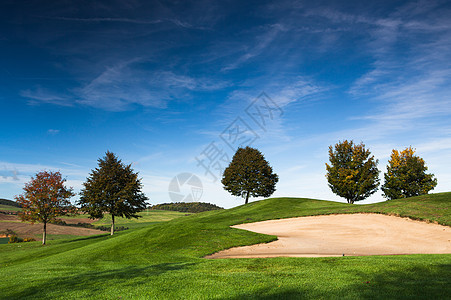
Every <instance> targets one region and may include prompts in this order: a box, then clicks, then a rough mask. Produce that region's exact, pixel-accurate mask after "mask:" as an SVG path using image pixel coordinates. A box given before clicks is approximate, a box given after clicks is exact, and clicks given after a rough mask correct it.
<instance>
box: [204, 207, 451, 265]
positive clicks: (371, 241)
mask: <svg viewBox="0 0 451 300" xmlns="http://www.w3.org/2000/svg"><path fill="white" fill-rule="evenodd" d="M232 227H233V228H239V229H245V230H249V231H254V232H258V233H264V234H270V235H276V236H277V237H278V240H277V241H274V242H271V243H267V244H257V245H252V246H245V247H236V248H231V249H227V250H224V251H220V252H217V253H214V254H212V255H209V256H207V257H206V258H249V257H280V256H287V257H326V256H342V255H343V254H344V255H345V256H360V255H396V254H443V253H451V227H448V226H442V225H437V224H428V223H425V222H420V221H414V220H410V219H407V218H399V217H392V216H386V215H380V214H351V215H329V216H314V217H301V218H290V219H280V220H270V221H263V222H257V223H248V224H241V225H235V226H232Z"/></svg>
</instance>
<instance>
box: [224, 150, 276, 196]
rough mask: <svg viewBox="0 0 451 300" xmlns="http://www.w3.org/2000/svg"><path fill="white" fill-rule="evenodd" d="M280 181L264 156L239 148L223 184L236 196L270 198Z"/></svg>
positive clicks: (258, 152)
mask: <svg viewBox="0 0 451 300" xmlns="http://www.w3.org/2000/svg"><path fill="white" fill-rule="evenodd" d="M278 181H279V177H278V176H277V174H275V173H273V171H272V168H271V166H270V165H269V163H268V162H267V161H266V160H265V157H264V156H263V154H262V153H261V152H260V151H258V150H257V149H254V148H251V147H246V148H238V150H237V151H236V153H235V155H234V156H233V159H232V161H231V162H230V165H229V166H228V167H227V168H226V169H225V170H224V174H223V176H222V181H221V182H222V184H223V185H224V189H225V190H227V191H228V192H230V193H231V194H232V195H234V196H240V197H243V198H245V199H246V200H245V204H247V203H248V201H249V197H250V196H252V197H259V196H261V197H269V196H271V195H272V194H273V193H274V191H275V190H276V183H277V182H278Z"/></svg>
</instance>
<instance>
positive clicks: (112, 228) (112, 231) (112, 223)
mask: <svg viewBox="0 0 451 300" xmlns="http://www.w3.org/2000/svg"><path fill="white" fill-rule="evenodd" d="M113 234H114V215H113V214H112V215H111V235H113Z"/></svg>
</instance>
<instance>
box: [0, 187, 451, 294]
mask: <svg viewBox="0 0 451 300" xmlns="http://www.w3.org/2000/svg"><path fill="white" fill-rule="evenodd" d="M450 204H451V193H440V194H431V195H425V196H419V197H413V198H409V199H403V200H392V201H387V202H382V203H376V204H369V205H355V204H354V205H350V204H345V203H337V202H332V201H324V200H312V199H302V198H273V199H268V200H263V201H257V202H252V203H249V204H248V205H243V206H239V207H236V208H233V209H228V210H218V211H211V212H205V213H199V214H194V215H188V216H182V217H180V218H176V219H173V220H171V221H167V222H161V223H156V224H147V225H146V226H138V227H136V228H134V229H133V228H132V229H130V230H127V231H123V232H118V233H117V234H115V235H114V236H109V235H107V234H104V235H97V236H91V237H80V238H73V239H61V240H54V241H49V244H48V245H47V246H44V247H43V246H41V245H40V244H39V242H32V243H22V244H13V245H0V253H1V254H2V255H1V256H0V276H1V278H2V281H1V282H0V298H1V299H23V298H36V299H44V298H67V299H71V298H72V299H80V298H92V299H99V298H102V299H121V298H128V299H129V298H146V299H286V298H310V299H318V298H344V299H355V298H372V299H387V298H397V299H403V298H405V299H407V298H410V299H411V298H423V299H443V298H449V297H450V296H451V279H450V278H451V255H449V254H434V255H431V254H424V255H397V256H365V257H328V258H245V259H222V260H210V259H204V258H203V257H204V256H206V255H209V254H212V253H215V252H217V251H220V250H224V249H228V248H231V247H235V246H245V245H252V244H257V243H265V242H270V241H274V240H275V239H276V237H275V236H269V235H263V234H259V233H254V232H250V231H244V230H239V229H234V228H230V226H231V225H237V224H242V223H250V222H257V221H264V220H271V219H281V218H290V217H301V216H311V215H328V214H347V213H382V214H388V215H396V216H403V217H409V218H412V219H415V220H422V221H425V222H434V223H438V224H442V225H446V226H451V212H450V206H451V205H450Z"/></svg>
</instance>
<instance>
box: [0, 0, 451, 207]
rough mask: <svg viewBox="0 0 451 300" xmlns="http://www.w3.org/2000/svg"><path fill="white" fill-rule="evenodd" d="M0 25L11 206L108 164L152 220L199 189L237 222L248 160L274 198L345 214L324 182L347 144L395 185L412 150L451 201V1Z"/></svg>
mask: <svg viewBox="0 0 451 300" xmlns="http://www.w3.org/2000/svg"><path fill="white" fill-rule="evenodd" d="M0 15H1V18H0V53H1V55H0V103H1V109H0V122H1V125H2V126H1V128H2V130H1V131H0V197H4V198H9V199H12V198H13V197H14V195H17V194H19V193H21V190H22V187H23V184H24V182H27V181H28V180H29V179H30V176H32V175H33V174H35V173H36V172H38V171H40V170H43V169H47V170H60V171H61V172H62V173H63V175H64V176H65V177H66V178H67V180H68V183H69V184H70V185H72V186H73V187H74V188H75V190H76V191H79V190H80V188H81V184H82V182H83V181H84V180H85V178H86V177H87V176H88V174H89V172H90V170H91V169H93V168H95V167H96V166H97V159H98V158H99V157H102V156H103V155H104V153H105V152H106V151H107V150H110V151H113V152H114V153H116V154H117V155H118V156H119V157H120V158H121V159H122V160H123V161H124V162H126V163H131V164H133V166H134V169H135V170H136V171H139V173H140V176H141V177H142V178H143V183H144V191H145V193H146V195H147V196H148V197H149V198H150V202H151V203H153V204H155V203H162V202H169V201H171V199H170V197H169V193H168V188H169V183H170V182H171V180H172V179H173V178H174V177H175V176H177V175H178V174H180V173H190V174H194V175H196V176H198V177H199V178H200V180H201V182H202V185H203V193H202V198H201V199H200V200H201V201H205V202H210V203H216V204H218V205H221V206H224V207H232V206H236V205H239V204H242V203H243V200H242V199H238V198H236V197H233V196H231V195H230V194H228V193H227V192H226V191H224V190H223V189H222V186H221V184H220V181H219V180H218V179H217V178H219V172H220V169H221V168H223V167H224V166H225V162H226V161H227V160H228V159H230V158H231V157H232V156H233V153H234V151H233V149H234V147H236V146H240V145H241V146H245V145H248V144H250V145H252V146H253V147H256V148H258V149H259V150H261V151H262V152H263V153H264V155H265V157H266V158H267V160H268V161H269V162H270V164H271V165H272V166H273V168H274V171H275V172H276V173H277V174H279V178H280V180H279V183H278V185H277V191H276V193H275V194H274V195H273V196H297V197H312V198H319V199H329V200H336V201H344V199H341V198H339V197H337V196H335V195H334V194H333V193H332V192H331V191H330V190H329V188H328V186H327V182H326V179H325V163H326V162H327V160H328V153H327V151H328V146H329V145H332V144H335V143H336V142H338V141H339V140H344V139H348V140H349V139H352V140H354V141H355V142H360V141H363V142H364V143H365V144H366V146H367V147H368V148H369V149H370V150H371V151H372V153H373V154H374V155H375V156H376V158H378V159H379V169H380V170H381V178H382V176H383V172H384V171H385V170H386V163H387V159H388V157H389V155H390V153H391V150H392V149H399V150H401V149H404V148H406V147H408V146H412V147H414V148H416V150H417V154H418V155H420V156H421V157H423V158H424V159H425V160H426V163H427V165H428V167H429V171H430V172H432V173H434V174H435V175H436V177H437V179H438V186H437V187H436V189H435V190H434V192H441V191H451V122H450V115H451V84H450V83H451V51H450V49H451V5H450V3H449V2H448V1H364V2H362V1H315V3H312V1H218V2H215V1H195V2H188V1H139V0H136V1H70V0H67V1H57V2H55V1H8V0H5V1H2V2H1V3H0ZM263 122H264V124H263ZM209 158H211V160H209ZM199 161H200V162H202V164H201V163H199ZM202 165H204V166H206V167H203V166H202ZM183 188H184V189H182V190H181V191H180V193H182V194H183V193H185V192H186V193H189V192H190V190H189V186H187V185H185V186H184V187H183ZM382 200H383V198H382V196H381V192H380V191H378V192H377V193H376V194H375V195H373V196H372V197H370V198H369V199H367V200H365V201H363V202H362V203H369V202H375V201H382Z"/></svg>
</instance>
